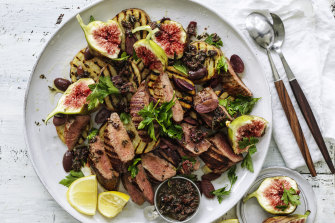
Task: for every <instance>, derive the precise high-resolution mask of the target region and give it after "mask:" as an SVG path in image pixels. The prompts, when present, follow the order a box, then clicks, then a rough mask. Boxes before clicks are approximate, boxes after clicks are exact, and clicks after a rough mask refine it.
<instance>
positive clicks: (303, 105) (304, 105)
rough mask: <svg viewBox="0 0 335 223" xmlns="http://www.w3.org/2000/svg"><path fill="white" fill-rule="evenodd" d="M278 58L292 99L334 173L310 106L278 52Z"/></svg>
mask: <svg viewBox="0 0 335 223" xmlns="http://www.w3.org/2000/svg"><path fill="white" fill-rule="evenodd" d="M278 54H279V57H280V59H281V61H282V63H283V66H284V69H285V72H286V75H287V78H288V80H289V82H290V85H291V89H292V91H293V94H294V97H295V99H296V100H297V102H298V105H299V108H300V110H301V113H302V114H303V116H304V118H305V120H306V123H307V125H308V127H309V129H310V131H311V133H312V135H313V137H314V139H315V142H316V144H317V145H318V147H319V149H320V151H321V154H322V156H323V158H324V159H325V161H326V163H327V165H328V167H329V169H330V171H331V172H332V173H335V168H334V165H333V162H332V159H331V158H330V155H329V152H328V150H327V146H326V143H325V141H324V140H323V137H322V134H321V131H320V128H319V126H318V123H317V121H316V119H315V116H314V114H313V111H312V109H311V106H310V105H309V103H308V101H307V98H306V96H305V94H304V92H303V91H302V89H301V87H300V85H299V83H298V81H297V79H295V77H294V74H293V73H292V70H291V69H290V67H289V65H288V64H287V62H286V60H285V57H284V55H283V54H282V53H281V52H280V53H278Z"/></svg>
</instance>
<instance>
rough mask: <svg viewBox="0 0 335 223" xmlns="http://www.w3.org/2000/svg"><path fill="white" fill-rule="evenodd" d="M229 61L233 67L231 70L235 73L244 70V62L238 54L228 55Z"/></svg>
mask: <svg viewBox="0 0 335 223" xmlns="http://www.w3.org/2000/svg"><path fill="white" fill-rule="evenodd" d="M230 63H231V66H232V67H233V70H234V71H235V72H236V73H243V71H244V63H243V61H242V59H241V58H240V57H239V56H238V55H236V54H233V55H232V56H231V57H230Z"/></svg>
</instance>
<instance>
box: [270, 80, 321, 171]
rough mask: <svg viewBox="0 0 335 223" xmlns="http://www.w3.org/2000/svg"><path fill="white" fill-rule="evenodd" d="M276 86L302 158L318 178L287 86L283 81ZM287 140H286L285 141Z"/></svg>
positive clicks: (276, 82) (276, 83) (277, 82)
mask: <svg viewBox="0 0 335 223" xmlns="http://www.w3.org/2000/svg"><path fill="white" fill-rule="evenodd" d="M274 83H275V86H276V89H277V92H278V96H279V99H280V102H281V104H282V106H283V109H284V111H285V115H286V118H287V120H288V122H289V124H290V127H291V129H292V132H293V135H294V137H295V140H296V141H297V143H298V146H299V148H300V152H301V154H302V156H303V157H304V159H305V162H306V164H307V167H308V169H309V171H310V173H311V175H312V176H313V177H315V176H316V171H315V168H314V164H313V160H312V158H311V154H310V153H309V149H308V146H307V143H306V139H305V137H304V134H303V132H302V130H301V126H300V123H299V120H298V117H297V114H296V113H295V110H294V107H293V104H292V101H291V99H290V97H289V95H288V93H287V90H286V88H285V85H284V83H283V81H282V80H278V81H275V82H274ZM283 140H285V139H283Z"/></svg>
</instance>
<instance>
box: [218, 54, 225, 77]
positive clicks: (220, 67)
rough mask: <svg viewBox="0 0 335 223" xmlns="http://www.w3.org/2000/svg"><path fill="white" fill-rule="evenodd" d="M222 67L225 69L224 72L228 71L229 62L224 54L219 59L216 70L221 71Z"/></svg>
mask: <svg viewBox="0 0 335 223" xmlns="http://www.w3.org/2000/svg"><path fill="white" fill-rule="evenodd" d="M222 69H223V70H224V72H227V71H228V62H227V60H226V58H225V57H224V56H222V57H221V58H220V59H219V61H218V64H217V65H216V70H217V71H218V74H220V73H221V71H222Z"/></svg>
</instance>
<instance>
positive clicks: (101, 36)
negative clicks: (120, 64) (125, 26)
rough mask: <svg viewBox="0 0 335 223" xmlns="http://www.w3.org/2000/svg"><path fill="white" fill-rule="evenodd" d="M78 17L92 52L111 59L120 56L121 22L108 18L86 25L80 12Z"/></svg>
mask: <svg viewBox="0 0 335 223" xmlns="http://www.w3.org/2000/svg"><path fill="white" fill-rule="evenodd" d="M76 17H77V20H78V22H79V24H80V26H81V28H82V29H83V31H84V33H85V38H86V41H87V44H88V46H89V48H90V51H91V53H92V54H94V55H96V56H105V57H107V58H110V59H115V58H117V57H118V55H119V53H120V44H121V37H122V35H123V34H122V30H121V27H120V26H119V23H117V22H115V21H114V20H108V21H107V22H101V21H93V22H90V23H89V24H87V25H85V24H84V22H83V20H82V18H81V16H80V15H79V14H78V15H77V16H76Z"/></svg>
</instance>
